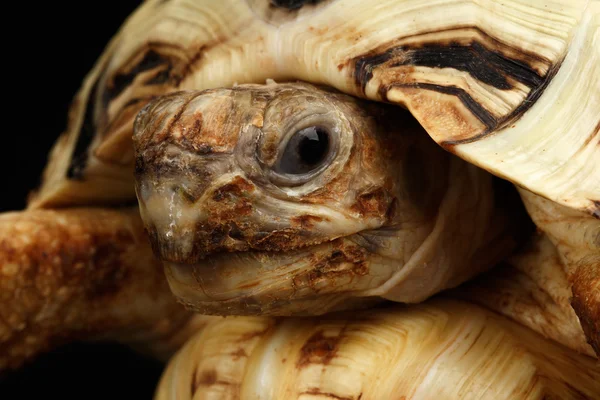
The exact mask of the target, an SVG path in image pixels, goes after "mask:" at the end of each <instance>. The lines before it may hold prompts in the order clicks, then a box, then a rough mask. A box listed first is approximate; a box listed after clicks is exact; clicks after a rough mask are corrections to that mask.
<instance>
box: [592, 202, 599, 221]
mask: <svg viewBox="0 0 600 400" xmlns="http://www.w3.org/2000/svg"><path fill="white" fill-rule="evenodd" d="M592 203H594V206H595V209H594V210H592V215H593V216H594V217H595V218H596V219H600V200H592Z"/></svg>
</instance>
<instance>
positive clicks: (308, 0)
mask: <svg viewBox="0 0 600 400" xmlns="http://www.w3.org/2000/svg"><path fill="white" fill-rule="evenodd" d="M321 1H322V0H271V2H270V4H271V7H278V8H286V9H288V10H298V9H300V8H302V7H304V5H306V4H313V5H314V4H318V3H320V2H321Z"/></svg>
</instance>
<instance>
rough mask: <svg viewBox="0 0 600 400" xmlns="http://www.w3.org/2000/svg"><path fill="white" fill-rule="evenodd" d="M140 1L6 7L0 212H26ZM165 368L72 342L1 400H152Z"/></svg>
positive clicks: (1, 385) (31, 367)
mask: <svg viewBox="0 0 600 400" xmlns="http://www.w3.org/2000/svg"><path fill="white" fill-rule="evenodd" d="M139 3H140V1H131V0H117V1H89V2H88V1H82V2H72V3H68V2H26V1H21V2H10V7H11V8H10V9H9V8H8V5H6V6H5V8H4V9H3V12H2V15H3V26H2V30H3V35H2V37H3V40H2V61H1V62H0V65H1V66H2V75H1V76H2V77H1V78H0V79H1V81H2V82H3V85H2V92H0V93H1V101H0V110H1V114H0V121H1V125H0V127H1V128H0V171H1V180H0V182H2V186H0V187H1V189H0V211H2V212H4V211H8V210H18V209H21V208H23V206H24V204H25V198H26V195H27V193H28V192H29V190H31V189H32V188H34V187H36V186H37V185H38V183H39V179H40V175H41V171H42V169H43V167H44V165H45V163H46V159H47V154H48V151H49V150H50V147H51V146H52V143H53V142H54V141H55V140H56V138H57V137H58V135H59V134H60V133H61V132H62V131H63V130H64V128H65V124H66V115H67V109H68V106H69V104H70V102H71V99H72V98H73V95H74V94H75V92H76V91H77V90H78V88H79V86H80V85H81V82H82V80H83V79H84V77H85V75H86V74H87V72H88V71H89V70H90V69H91V68H92V66H93V64H94V62H95V61H96V59H97V58H98V57H99V55H100V54H101V52H102V50H103V49H104V47H105V45H106V44H107V43H108V41H109V40H110V38H111V37H112V36H113V34H114V33H115V32H116V31H117V30H118V28H119V26H120V25H121V24H122V22H123V21H124V20H125V18H126V17H127V16H128V15H129V14H130V13H131V12H132V11H133V10H134V9H135V8H136V7H137V6H138V5H139ZM162 368H163V366H162V365H161V364H160V363H158V362H156V361H154V360H151V359H147V358H144V357H141V356H139V355H137V354H136V353H134V352H133V351H131V350H129V349H127V348H125V347H123V346H119V345H113V344H94V345H91V344H71V345H68V346H64V347H61V348H59V349H56V350H55V351H53V352H51V353H49V354H45V355H42V356H40V357H38V358H37V359H36V360H35V361H34V362H32V363H29V364H28V365H26V366H25V367H23V368H21V369H20V370H18V371H15V372H9V373H5V374H4V375H3V376H1V377H0V398H1V399H3V400H9V399H33V398H47V399H53V398H60V399H121V398H123V399H150V398H152V395H153V392H154V388H155V387H156V384H157V381H158V378H159V377H160V374H161V372H162Z"/></svg>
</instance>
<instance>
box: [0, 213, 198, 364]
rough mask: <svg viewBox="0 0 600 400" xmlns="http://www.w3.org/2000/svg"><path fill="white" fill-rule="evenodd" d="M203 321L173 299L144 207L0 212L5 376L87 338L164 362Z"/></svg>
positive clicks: (0, 350)
mask: <svg viewBox="0 0 600 400" xmlns="http://www.w3.org/2000/svg"><path fill="white" fill-rule="evenodd" d="M202 323H203V322H202V318H200V317H197V319H195V320H194V322H190V314H189V313H188V312H186V311H184V309H183V307H181V306H180V305H179V304H177V303H176V302H175V301H174V299H173V297H172V296H171V293H170V291H169V288H168V285H167V283H166V280H165V278H164V274H163V271H162V266H161V264H160V262H159V261H157V260H156V259H155V258H154V257H153V255H152V251H151V249H150V246H149V244H148V241H147V239H146V237H145V233H144V230H143V226H142V223H141V220H140V218H139V215H138V211H137V209H127V210H116V209H112V210H111V209H100V208H81V209H68V210H26V211H21V212H11V213H5V214H1V215H0V370H2V369H5V368H14V367H18V366H19V365H20V364H21V363H23V362H24V361H26V360H27V359H30V358H31V357H33V356H34V355H36V354H37V353H39V352H40V351H44V350H47V349H50V348H51V347H53V346H55V345H58V344H59V343H64V342H66V341H70V340H74V339H84V338H106V339H118V340H120V341H124V342H127V343H131V344H138V345H141V344H142V343H147V344H148V346H149V349H148V350H149V351H151V352H153V353H156V354H158V355H164V356H166V355H167V354H169V353H170V352H171V351H173V350H174V349H175V348H177V347H178V346H179V345H180V344H181V343H182V342H183V341H184V340H185V339H186V338H187V336H188V335H189V333H190V332H189V330H193V329H194V325H197V324H200V325H201V324H202ZM183 327H187V329H183ZM174 332H177V334H176V335H174Z"/></svg>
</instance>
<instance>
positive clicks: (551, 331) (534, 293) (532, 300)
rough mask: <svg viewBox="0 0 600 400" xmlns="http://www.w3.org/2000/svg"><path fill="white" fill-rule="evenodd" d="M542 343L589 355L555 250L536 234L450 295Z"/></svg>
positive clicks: (563, 269)
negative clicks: (539, 337)
mask: <svg viewBox="0 0 600 400" xmlns="http://www.w3.org/2000/svg"><path fill="white" fill-rule="evenodd" d="M452 296H454V297H459V298H462V299H465V300H469V301H471V302H474V303H477V304H480V305H483V306H485V307H486V308H488V309H491V310H494V311H496V312H499V313H500V314H502V315H505V316H507V317H509V318H511V319H512V320H514V321H517V322H519V323H520V324H522V325H524V326H527V327H529V328H531V329H533V330H535V331H536V332H538V333H541V334H542V335H544V336H545V337H547V338H550V339H553V340H555V341H557V342H559V343H562V344H564V345H566V346H568V347H570V348H571V349H574V350H576V351H578V352H580V353H583V354H587V355H590V356H594V350H593V349H592V347H591V346H590V345H589V344H588V343H587V339H586V336H585V334H584V332H583V330H582V326H581V325H582V324H580V322H579V319H578V318H577V315H576V313H575V311H574V310H573V308H572V307H571V304H570V299H571V289H570V284H569V279H568V275H567V274H566V272H565V267H564V264H563V262H562V260H561V258H560V256H559V254H558V251H557V249H556V246H554V244H553V243H552V242H551V241H550V239H548V236H547V235H546V234H544V233H541V232H540V233H536V234H534V235H533V237H532V238H531V239H530V241H529V242H528V243H527V244H526V245H525V246H524V247H523V248H522V249H521V250H520V251H519V252H518V253H517V254H515V255H513V256H511V257H509V258H508V259H507V260H505V261H503V262H502V263H501V264H500V265H498V266H497V267H496V268H494V269H493V270H491V271H489V272H487V273H485V274H483V275H481V276H479V277H477V278H476V279H474V280H473V281H470V282H468V283H466V284H465V285H463V286H460V287H458V288H457V289H455V290H453V291H452Z"/></svg>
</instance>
